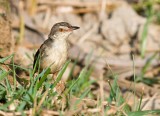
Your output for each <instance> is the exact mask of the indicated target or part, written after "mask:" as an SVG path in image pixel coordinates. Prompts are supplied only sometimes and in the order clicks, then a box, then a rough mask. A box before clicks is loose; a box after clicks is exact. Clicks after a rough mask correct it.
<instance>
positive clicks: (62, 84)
mask: <svg viewBox="0 0 160 116" xmlns="http://www.w3.org/2000/svg"><path fill="white" fill-rule="evenodd" d="M57 75H58V72H56V73H54V74H53V80H54V81H56V79H57ZM55 89H56V92H57V93H58V94H59V95H60V94H61V93H62V92H63V91H64V90H65V81H63V80H60V81H59V82H58V83H57V85H56V87H55Z"/></svg>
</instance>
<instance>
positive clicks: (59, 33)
mask: <svg viewBox="0 0 160 116" xmlns="http://www.w3.org/2000/svg"><path fill="white" fill-rule="evenodd" d="M76 29H79V27H77V26H72V25H71V24H69V23H67V22H60V23H56V24H55V25H53V27H52V29H51V31H50V34H49V37H50V38H52V39H55V38H56V39H66V38H67V37H68V36H69V35H70V34H71V33H72V32H73V31H74V30H76Z"/></svg>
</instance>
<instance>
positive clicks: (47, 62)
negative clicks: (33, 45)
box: [33, 22, 80, 74]
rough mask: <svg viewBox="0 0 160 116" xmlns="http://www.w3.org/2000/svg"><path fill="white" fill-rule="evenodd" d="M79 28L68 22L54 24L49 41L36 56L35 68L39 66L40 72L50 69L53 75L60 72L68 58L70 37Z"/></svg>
mask: <svg viewBox="0 0 160 116" xmlns="http://www.w3.org/2000/svg"><path fill="white" fill-rule="evenodd" d="M79 28H80V27H78V26H72V25H71V24H69V23H67V22H58V23H56V24H54V25H53V26H52V28H51V30H50V33H49V35H48V39H47V40H45V41H44V42H43V44H42V45H41V46H40V48H39V49H38V50H37V52H36V54H35V56H34V62H33V68H34V67H35V66H39V69H40V71H42V70H44V69H46V68H48V67H50V69H51V70H50V73H51V74H56V73H57V72H59V71H60V70H61V68H62V67H63V65H64V63H65V62H66V60H67V57H68V49H69V36H70V35H71V34H72V32H73V31H74V30H77V29H79ZM37 60H38V61H37ZM36 62H37V63H36ZM37 64H38V65H37Z"/></svg>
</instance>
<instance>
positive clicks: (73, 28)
mask: <svg viewBox="0 0 160 116" xmlns="http://www.w3.org/2000/svg"><path fill="white" fill-rule="evenodd" d="M79 28H80V27H77V26H72V30H77V29H79Z"/></svg>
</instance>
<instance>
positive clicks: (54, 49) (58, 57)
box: [41, 41, 68, 73]
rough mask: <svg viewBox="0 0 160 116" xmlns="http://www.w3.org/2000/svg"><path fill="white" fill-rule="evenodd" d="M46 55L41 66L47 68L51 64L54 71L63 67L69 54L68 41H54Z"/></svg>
mask: <svg viewBox="0 0 160 116" xmlns="http://www.w3.org/2000/svg"><path fill="white" fill-rule="evenodd" d="M45 51H46V57H44V58H43V59H42V62H41V64H42V65H41V68H43V69H44V68H47V67H48V66H50V65H51V64H52V65H51V67H50V68H51V72H52V73H54V72H56V71H58V70H60V69H61V67H63V65H64V63H65V62H66V60H67V56H68V45H67V42H63V41H62V42H61V41H58V42H56V41H55V42H54V43H53V45H52V46H51V47H50V48H47V49H46V50H45Z"/></svg>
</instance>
